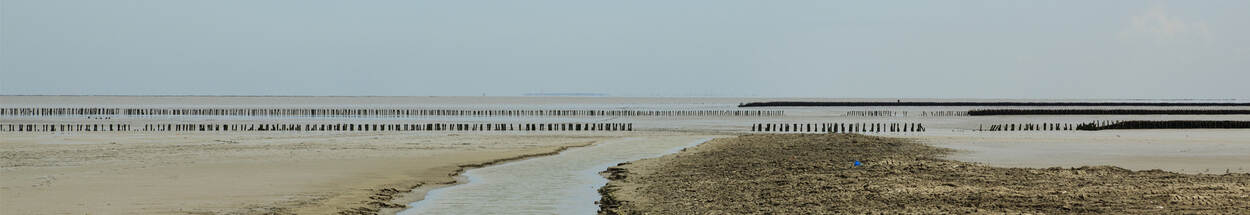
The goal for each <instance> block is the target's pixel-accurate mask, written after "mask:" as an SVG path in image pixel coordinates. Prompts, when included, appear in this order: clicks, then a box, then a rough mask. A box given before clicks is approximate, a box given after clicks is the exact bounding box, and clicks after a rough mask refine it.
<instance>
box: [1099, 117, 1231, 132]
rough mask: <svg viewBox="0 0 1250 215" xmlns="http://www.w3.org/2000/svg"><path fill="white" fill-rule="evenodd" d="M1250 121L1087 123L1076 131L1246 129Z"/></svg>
mask: <svg viewBox="0 0 1250 215" xmlns="http://www.w3.org/2000/svg"><path fill="white" fill-rule="evenodd" d="M1246 128H1250V121H1231V120H1167V121H1147V120H1133V121H1116V122H1114V123H1102V124H1096V123H1087V124H1082V125H1080V126H1078V127H1077V129H1078V130H1093V131H1096V130H1104V129H1246Z"/></svg>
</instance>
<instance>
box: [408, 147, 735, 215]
mask: <svg viewBox="0 0 1250 215" xmlns="http://www.w3.org/2000/svg"><path fill="white" fill-rule="evenodd" d="M710 139H711V137H707V136H655V137H635V138H625V139H618V140H613V141H608V142H603V143H598V144H595V145H592V146H588V147H582V148H574V149H569V150H567V151H564V152H562V153H560V154H557V155H553V156H546V157H539V158H533V159H527V160H522V161H516V162H508V163H505V164H501V165H495V166H489V167H484V168H478V169H472V170H468V171H466V172H465V173H464V174H463V175H464V176H465V177H467V178H468V180H469V182H468V183H466V184H461V185H455V186H451V187H447V188H442V189H436V190H433V191H430V192H429V193H428V194H427V195H426V197H425V200H422V201H419V202H416V203H412V204H411V205H410V206H411V209H408V210H405V211H402V212H400V213H399V214H594V213H595V212H596V211H597V210H598V209H599V208H598V206H597V205H595V201H596V200H599V193H598V192H597V190H598V189H599V187H601V186H603V185H604V184H606V183H607V182H608V181H607V179H604V178H603V177H602V176H600V175H599V172H600V171H603V170H604V169H607V168H608V167H611V166H615V165H617V164H618V163H621V162H626V161H632V160H638V159H643V158H649V157H657V156H661V155H664V154H670V153H675V152H677V151H680V150H681V149H683V148H686V147H690V146H694V145H698V144H699V143H703V142H706V141H707V140H710Z"/></svg>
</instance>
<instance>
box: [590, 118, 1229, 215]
mask: <svg viewBox="0 0 1250 215" xmlns="http://www.w3.org/2000/svg"><path fill="white" fill-rule="evenodd" d="M950 151H951V150H949V149H944V148H937V147H932V146H928V145H925V144H921V143H916V142H914V141H911V140H909V139H899V138H883V137H872V136H865V135H854V134H850V135H847V134H792V135H745V136H740V137H736V138H722V139H715V140H712V141H709V142H707V143H704V144H701V145H699V146H697V147H694V148H690V149H689V150H685V151H683V152H680V153H677V154H672V155H667V156H664V157H660V158H654V159H645V160H640V161H635V162H632V163H623V164H621V165H619V166H617V167H613V168H609V169H608V170H607V171H605V172H604V175H605V177H607V178H609V179H610V180H611V182H609V183H608V185H607V186H605V187H604V188H602V189H601V190H600V193H601V194H602V197H603V198H602V199H601V200H600V201H599V204H600V206H601V210H600V213H601V214H761V213H763V214H770V213H771V214H825V213H834V214H841V213H865V212H874V213H909V214H936V213H1008V214H1021V213H1032V214H1072V213H1246V212H1250V174H1244V173H1227V174H1218V175H1214V174H1196V175H1191V174H1180V173H1172V172H1165V171H1160V170H1146V171H1131V170H1126V169H1122V168H1118V167H1111V166H1093V167H1089V166H1086V167H1079V168H1045V169H1037V168H1002V167H991V166H986V165H980V164H974V163H967V162H960V161H952V160H945V159H941V155H943V154H945V153H948V152H950ZM854 160H859V161H861V162H862V163H863V165H862V166H854V165H853V163H852V161H854Z"/></svg>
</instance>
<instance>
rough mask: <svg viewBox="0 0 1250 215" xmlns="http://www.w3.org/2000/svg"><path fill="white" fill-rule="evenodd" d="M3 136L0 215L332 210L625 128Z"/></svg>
mask: <svg viewBox="0 0 1250 215" xmlns="http://www.w3.org/2000/svg"><path fill="white" fill-rule="evenodd" d="M0 135H3V136H0V158H3V159H0V167H2V168H0V182H3V183H0V196H3V198H0V199H2V201H0V214H167V213H209V214H236V213H242V214H264V213H277V214H286V213H293V214H331V213H338V212H372V211H375V210H377V209H380V208H382V207H387V206H392V207H395V206H398V207H403V203H399V204H396V203H391V201H389V200H390V198H395V197H398V198H399V199H396V200H399V201H401V202H404V203H406V202H410V201H412V200H413V199H414V198H415V197H413V196H394V195H389V194H395V193H397V194H405V193H408V192H407V191H409V190H410V189H413V188H421V185H427V187H431V186H438V185H440V184H444V183H452V182H455V179H454V178H453V177H452V176H453V175H454V174H455V173H456V172H458V171H460V170H462V169H463V168H464V167H472V166H475V165H479V164H484V163H491V162H493V161H498V160H506V159H510V158H518V157H525V156H527V155H545V154H550V153H552V152H556V151H558V150H561V149H563V148H567V147H573V146H584V145H586V144H591V143H593V142H595V141H601V140H604V139H611V138H618V137H619V135H620V134H619V133H617V134H613V133H601V134H589V133H582V134H559V133H555V134H552V133H548V134H519V133H517V134H509V133H500V134H473V135H468V134H455V133H421V134H412V133H406V134H404V133H360V132H358V133H280V134H277V133H267V134H256V133H236V134H231V133H224V134H223V133H213V134H196V133H182V134H175V133H130V134H107V135H102V134H88V135H74V134H63V135H47V134H22V133H3V134H0ZM379 194H383V195H379ZM401 199H402V200H401Z"/></svg>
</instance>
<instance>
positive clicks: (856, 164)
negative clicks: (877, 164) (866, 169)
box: [855, 160, 863, 166]
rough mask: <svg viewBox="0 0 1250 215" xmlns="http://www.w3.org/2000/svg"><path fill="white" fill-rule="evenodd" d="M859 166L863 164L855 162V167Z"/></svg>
mask: <svg viewBox="0 0 1250 215" xmlns="http://www.w3.org/2000/svg"><path fill="white" fill-rule="evenodd" d="M859 165H863V164H861V163H859V161H858V160H857V161H855V166H859Z"/></svg>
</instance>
